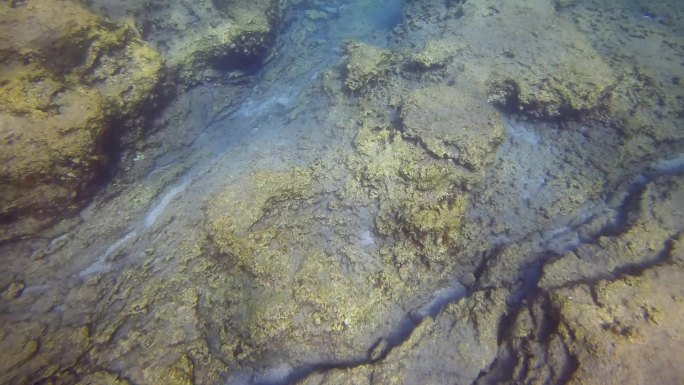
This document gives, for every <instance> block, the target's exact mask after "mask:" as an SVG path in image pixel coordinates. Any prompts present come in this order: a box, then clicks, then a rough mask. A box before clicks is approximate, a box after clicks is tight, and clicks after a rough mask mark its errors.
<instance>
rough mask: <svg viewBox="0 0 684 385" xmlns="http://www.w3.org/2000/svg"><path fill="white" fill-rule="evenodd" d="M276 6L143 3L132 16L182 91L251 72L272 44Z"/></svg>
mask: <svg viewBox="0 0 684 385" xmlns="http://www.w3.org/2000/svg"><path fill="white" fill-rule="evenodd" d="M283 6H284V3H283V2H281V1H279V0H238V1H234V0H230V1H226V0H203V1H197V2H191V3H184V2H175V1H174V2H164V3H147V4H146V5H145V6H143V7H142V8H141V9H139V10H137V12H135V13H136V14H137V16H136V23H137V24H138V25H139V26H140V28H141V29H142V30H143V31H144V34H145V38H146V40H148V41H149V42H150V43H151V44H152V45H154V46H155V47H157V48H158V49H159V51H160V52H161V53H162V55H163V56H164V58H165V59H166V61H167V63H168V65H169V67H171V68H172V69H174V70H175V71H178V74H179V77H180V80H181V81H182V82H183V83H184V84H185V85H194V84H196V83H199V82H202V81H206V80H210V79H221V78H224V77H226V76H239V75H241V74H243V73H249V72H251V71H254V70H255V69H256V68H258V67H259V66H260V64H261V63H262V61H263V60H265V59H266V57H267V56H268V55H269V53H270V49H271V48H272V46H273V44H274V43H275V39H276V33H277V29H278V26H279V23H280V17H281V11H282V7H283Z"/></svg>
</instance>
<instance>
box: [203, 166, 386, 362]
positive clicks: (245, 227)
mask: <svg viewBox="0 0 684 385" xmlns="http://www.w3.org/2000/svg"><path fill="white" fill-rule="evenodd" d="M322 178H323V176H322V174H321V173H320V172H319V171H316V170H314V169H300V168H292V169H289V170H286V171H281V172H273V171H259V172H256V173H253V174H251V175H248V176H246V177H244V178H243V179H241V180H240V181H239V183H236V184H235V185H232V186H230V187H228V188H227V189H226V190H224V191H223V192H222V193H219V194H218V195H216V196H215V197H213V198H211V199H210V200H209V201H208V202H207V208H206V212H207V220H208V221H207V226H208V227H207V230H208V234H209V237H210V240H211V243H212V244H213V245H214V246H215V247H216V249H217V252H216V253H215V255H214V256H213V257H214V258H216V259H217V260H218V261H220V262H221V263H222V264H223V265H224V266H226V269H229V270H230V271H231V274H230V277H231V278H230V280H231V282H232V284H233V285H236V286H237V287H241V288H242V289H241V290H239V291H238V292H237V293H236V294H235V295H236V296H237V297H238V299H237V301H238V302H239V303H240V306H241V307H242V308H243V309H244V313H243V315H235V317H238V316H240V317H244V320H243V322H241V323H240V325H237V326H236V328H237V330H238V331H237V334H238V335H242V336H245V338H243V339H242V340H241V344H242V345H243V348H242V352H241V353H240V357H239V358H244V359H255V358H256V357H259V356H261V355H263V354H269V353H270V354H274V353H275V352H278V353H279V354H281V353H282V354H319V353H320V352H319V353H316V350H314V351H312V350H311V346H325V344H326V343H330V341H335V344H336V346H337V347H339V350H338V351H336V352H335V353H334V355H335V356H337V355H344V354H347V355H348V354H352V352H354V351H355V350H356V349H359V348H360V347H361V346H364V344H365V342H366V339H367V338H368V335H369V333H371V331H372V330H371V329H372V328H370V326H369V325H371V324H372V323H367V322H365V321H366V320H368V319H371V318H374V317H377V316H379V315H380V313H379V312H381V311H382V309H383V307H378V306H377V304H378V303H379V302H380V300H381V298H382V297H381V292H380V291H379V289H377V288H375V287H374V286H373V285H372V282H371V281H370V280H368V277H367V275H368V273H369V272H368V271H366V270H363V269H360V270H359V271H358V273H357V274H351V273H350V272H349V270H350V269H354V270H356V269H357V266H356V264H357V262H355V261H357V260H358V259H359V258H360V256H361V255H362V254H363V247H364V246H363V245H358V244H350V243H349V242H348V241H346V240H350V239H353V237H357V236H358V235H357V234H358V233H359V228H358V227H359V225H358V224H357V223H355V222H354V221H350V220H349V218H348V217H347V216H344V215H343V214H342V213H343V212H347V211H346V210H347V209H346V208H344V207H337V206H336V205H334V204H332V203H329V204H328V205H327V206H323V207H322V206H320V202H321V201H327V200H330V199H332V198H331V197H327V198H326V194H325V184H326V183H325V182H324V180H323V179H322ZM330 234H336V235H335V237H333V238H331V237H330ZM360 263H362V261H358V264H360ZM361 297H363V298H365V299H366V301H363V302H359V301H358V298H361ZM361 325H363V327H361ZM324 341H325V342H324Z"/></svg>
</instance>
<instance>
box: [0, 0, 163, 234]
mask: <svg viewBox="0 0 684 385" xmlns="http://www.w3.org/2000/svg"><path fill="white" fill-rule="evenodd" d="M0 18H1V21H0V31H2V32H0V33H1V34H2V35H1V37H0V40H1V41H0V52H2V57H3V59H2V62H1V63H0V66H1V67H2V68H1V69H0V88H1V92H0V117H1V119H0V133H1V135H2V143H1V146H2V151H0V154H2V155H0V162H2V164H3V166H2V171H1V178H2V182H3V188H2V192H1V193H0V216H1V217H2V221H3V222H4V223H9V224H11V225H12V226H14V227H13V229H11V230H10V231H9V233H8V234H14V235H16V234H21V233H24V232H26V231H34V230H35V229H36V228H38V227H40V226H41V225H42V224H44V223H47V222H50V221H53V220H54V219H55V218H58V217H59V215H60V214H61V213H64V212H71V211H73V210H74V209H76V208H78V207H79V206H80V204H81V202H82V200H83V198H84V196H85V195H87V194H88V193H89V192H90V189H91V188H92V184H93V182H94V180H95V179H96V178H97V177H98V176H99V175H101V172H102V171H103V168H104V166H106V165H107V164H108V162H109V160H108V159H107V156H108V153H109V152H110V151H111V150H112V149H113V148H115V147H116V143H117V142H118V139H117V138H116V135H117V134H116V132H115V129H114V127H113V124H114V123H113V122H114V121H117V122H119V123H120V122H121V121H125V120H126V119H128V118H135V117H136V115H137V114H138V113H139V111H140V109H141V108H142V107H144V106H146V105H149V104H150V103H151V102H153V99H154V97H155V94H154V91H155V87H156V86H157V83H158V81H159V78H160V75H161V58H160V56H159V55H158V54H157V53H156V52H155V51H154V50H153V49H151V48H150V47H149V46H148V45H146V44H145V43H143V42H142V41H141V40H140V37H139V35H138V34H137V33H136V32H135V31H134V30H133V29H131V28H130V27H128V26H126V25H122V26H118V25H115V24H112V23H110V22H107V21H105V20H104V19H102V18H100V17H97V16H95V15H93V14H92V13H90V12H89V11H87V10H86V9H84V8H82V7H81V6H79V5H77V4H76V3H73V2H70V1H59V0H37V1H31V2H29V3H26V4H21V6H18V7H16V8H10V7H2V9H0Z"/></svg>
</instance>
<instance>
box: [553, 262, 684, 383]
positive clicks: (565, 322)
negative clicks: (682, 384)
mask: <svg viewBox="0 0 684 385" xmlns="http://www.w3.org/2000/svg"><path fill="white" fill-rule="evenodd" d="M683 278H684V270H683V268H682V265H681V264H674V265H671V266H661V267H656V268H654V269H652V270H648V271H646V272H645V273H644V274H642V275H641V276H639V277H625V278H623V279H619V280H616V281H612V282H611V281H599V282H598V283H596V284H594V285H593V286H592V287H591V288H589V287H586V286H584V285H580V286H576V287H572V288H568V289H561V290H558V291H555V292H553V293H552V295H551V297H550V298H551V303H552V306H553V307H554V308H555V311H557V312H558V318H559V321H560V325H559V327H558V330H557V333H558V335H559V336H560V338H561V339H562V341H563V342H564V344H565V345H566V346H567V350H568V352H569V353H570V354H571V355H572V356H573V358H574V360H576V365H577V369H576V370H575V371H574V373H572V377H571V378H572V380H573V381H577V382H581V383H584V384H604V383H607V382H616V383H642V382H645V381H646V379H647V378H648V381H653V382H655V383H663V384H667V383H677V382H679V381H681V379H682V378H684V369H683V366H682V365H683V364H684V359H683V358H682V357H681V354H679V353H680V350H681V346H682V344H683V343H684V337H683V336H684V326H682V323H681V319H682V317H684V307H682V305H681V304H682V301H683V300H684V290H683V289H682V286H681V284H680V283H681V281H682V279H683ZM616 363H619V364H616Z"/></svg>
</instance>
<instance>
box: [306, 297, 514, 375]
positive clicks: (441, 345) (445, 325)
mask: <svg viewBox="0 0 684 385" xmlns="http://www.w3.org/2000/svg"><path fill="white" fill-rule="evenodd" d="M505 296H506V291H505V290H492V291H488V292H476V293H474V294H473V295H472V296H471V297H469V298H466V299H463V300H461V301H460V302H458V303H455V304H450V305H448V306H447V307H446V308H445V309H444V310H443V311H442V313H440V314H439V315H437V316H436V317H434V318H430V317H428V318H426V319H424V320H423V321H422V322H421V323H420V324H419V325H417V327H416V328H415V329H414V330H413V333H412V334H411V336H410V337H409V338H408V339H407V340H406V341H405V342H404V343H402V344H401V345H399V346H397V347H395V348H394V349H393V350H392V351H391V352H390V353H389V354H388V355H387V357H385V358H384V359H383V360H382V361H380V362H377V363H374V364H373V365H368V366H365V365H364V366H359V367H355V368H351V369H346V370H334V371H332V372H330V373H328V374H327V375H326V376H321V377H313V378H311V379H309V381H308V382H305V384H325V385H342V384H361V383H368V381H369V380H370V379H372V380H371V383H379V384H391V385H409V384H421V383H428V384H453V383H458V384H461V383H462V384H470V383H473V382H474V381H475V380H476V379H477V378H478V375H479V374H480V372H482V371H483V370H486V369H487V368H488V367H489V365H490V364H491V362H492V361H493V360H494V359H495V358H496V352H497V348H498V344H497V332H498V324H497V321H498V319H499V318H500V317H501V315H502V314H503V312H505V310H506V302H505ZM364 379H365V382H363V380H364Z"/></svg>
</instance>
